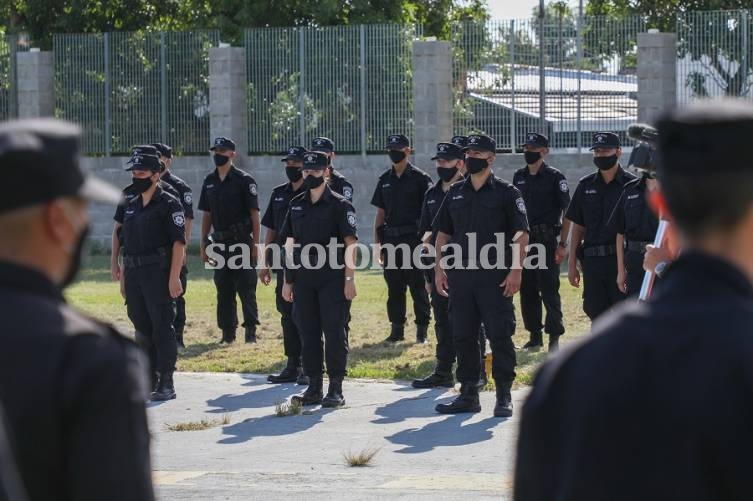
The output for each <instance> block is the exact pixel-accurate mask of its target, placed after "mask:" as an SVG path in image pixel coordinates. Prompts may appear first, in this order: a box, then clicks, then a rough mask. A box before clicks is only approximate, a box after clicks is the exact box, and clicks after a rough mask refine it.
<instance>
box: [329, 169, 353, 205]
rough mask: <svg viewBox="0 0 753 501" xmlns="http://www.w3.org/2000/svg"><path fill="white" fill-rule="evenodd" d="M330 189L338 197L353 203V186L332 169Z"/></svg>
mask: <svg viewBox="0 0 753 501" xmlns="http://www.w3.org/2000/svg"><path fill="white" fill-rule="evenodd" d="M329 187H330V188H332V191H334V192H335V193H337V194H338V195H342V196H343V197H345V200H347V201H348V202H351V203H353V185H352V184H350V181H348V180H347V178H346V177H345V176H343V175H342V174H340V173H339V172H337V171H336V170H335V169H332V171H331V173H330V175H329Z"/></svg>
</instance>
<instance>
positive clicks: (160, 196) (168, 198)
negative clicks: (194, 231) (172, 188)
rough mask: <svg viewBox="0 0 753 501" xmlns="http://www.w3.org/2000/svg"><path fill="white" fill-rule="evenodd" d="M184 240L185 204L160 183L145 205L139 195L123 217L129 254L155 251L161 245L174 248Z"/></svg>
mask: <svg viewBox="0 0 753 501" xmlns="http://www.w3.org/2000/svg"><path fill="white" fill-rule="evenodd" d="M185 241H186V235H185V215H184V214H183V207H182V206H181V205H180V202H179V201H178V199H177V198H175V197H174V196H172V195H170V194H168V193H166V192H164V191H162V188H160V187H159V186H158V187H157V190H156V191H155V192H154V195H152V199H151V200H150V201H149V203H148V204H147V205H146V207H144V206H143V201H142V198H141V196H140V195H139V196H138V197H136V198H135V199H133V200H132V201H131V203H130V204H128V207H126V209H125V213H124V220H123V247H124V248H125V254H126V255H129V256H144V255H150V254H155V253H157V251H158V249H160V248H167V249H168V250H170V249H172V244H173V242H183V243H185Z"/></svg>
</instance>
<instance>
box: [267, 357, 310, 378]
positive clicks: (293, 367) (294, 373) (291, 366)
mask: <svg viewBox="0 0 753 501" xmlns="http://www.w3.org/2000/svg"><path fill="white" fill-rule="evenodd" d="M301 375H303V369H301V366H300V365H299V364H298V363H297V362H296V361H295V360H292V359H290V358H289V359H288V365H286V366H285V368H284V369H283V370H282V372H280V373H279V374H277V375H275V374H270V375H269V376H267V382H269V383H295V382H296V381H298V377H299V376H301Z"/></svg>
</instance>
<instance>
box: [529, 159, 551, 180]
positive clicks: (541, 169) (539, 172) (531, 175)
mask: <svg viewBox="0 0 753 501" xmlns="http://www.w3.org/2000/svg"><path fill="white" fill-rule="evenodd" d="M547 167H548V166H547V164H546V161H544V162H542V163H541V167H539V171H538V172H537V173H536V176H538V175H539V174H541V173H542V172H544V171H545V170H546V168H547ZM523 172H525V174H526V176H528V177H536V176H534V175H533V174H531V171H530V170H529V169H528V166H527V165H526V166H524V167H523Z"/></svg>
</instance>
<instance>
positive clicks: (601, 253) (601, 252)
mask: <svg viewBox="0 0 753 501" xmlns="http://www.w3.org/2000/svg"><path fill="white" fill-rule="evenodd" d="M615 254H617V246H616V245H594V246H593V247H587V248H585V249H583V256H584V257H606V256H614V255H615Z"/></svg>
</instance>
